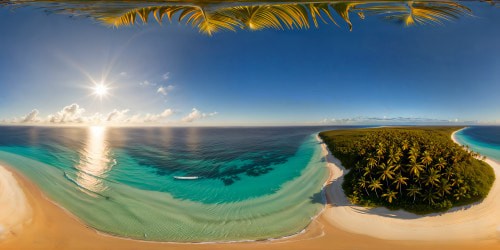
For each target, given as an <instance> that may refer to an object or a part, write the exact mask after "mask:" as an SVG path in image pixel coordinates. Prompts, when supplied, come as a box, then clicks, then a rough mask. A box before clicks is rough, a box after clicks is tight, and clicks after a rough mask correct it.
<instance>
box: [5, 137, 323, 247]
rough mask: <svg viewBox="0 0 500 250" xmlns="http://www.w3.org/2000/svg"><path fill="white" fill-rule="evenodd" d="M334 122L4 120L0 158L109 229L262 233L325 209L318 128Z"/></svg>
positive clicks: (171, 235) (145, 233)
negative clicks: (188, 124)
mask: <svg viewBox="0 0 500 250" xmlns="http://www.w3.org/2000/svg"><path fill="white" fill-rule="evenodd" d="M326 129H332V127H328V128H327V127H280V128H278V127H267V128H140V129H138V128H106V127H89V128H46V127H45V128H44V127H0V161H2V162H5V163H7V164H9V165H11V166H13V167H15V168H17V169H19V170H20V171H21V172H22V173H24V174H25V175H27V176H28V177H29V178H30V179H31V180H33V181H34V182H35V183H36V184H37V185H38V186H39V187H40V188H41V189H42V190H43V191H44V192H45V193H46V194H47V195H48V196H49V197H50V198H51V199H52V200H54V201H56V202H57V203H58V204H60V205H62V206H63V207H65V208H66V209H68V210H69V211H71V212H72V213H73V214H75V215H77V216H78V217H79V218H81V219H82V220H83V221H84V222H85V223H87V224H88V225H90V226H92V227H94V228H96V229H99V230H101V231H104V232H107V233H110V234H116V235H120V236H126V237H132V238H138V239H147V240H162V241H186V242H192V241H228V240H253V239H264V238H273V237H280V236H285V235H290V234H294V233H297V232H299V231H301V230H302V229H303V228H304V227H305V226H307V224H308V223H309V222H310V220H311V217H313V216H315V215H316V214H317V213H318V212H319V211H320V210H321V208H322V196H321V193H320V192H321V187H322V185H323V183H324V181H325V179H326V178H327V176H328V174H327V169H326V167H325V164H324V162H323V159H322V157H321V147H320V145H319V144H318V141H317V140H316V134H317V132H319V131H322V130H326ZM175 177H197V178H198V179H195V180H179V179H176V178H175Z"/></svg>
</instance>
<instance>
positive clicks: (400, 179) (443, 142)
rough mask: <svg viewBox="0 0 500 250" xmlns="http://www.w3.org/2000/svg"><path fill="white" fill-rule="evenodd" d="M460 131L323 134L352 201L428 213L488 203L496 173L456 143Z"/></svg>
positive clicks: (412, 129)
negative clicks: (485, 200) (339, 164)
mask: <svg viewBox="0 0 500 250" xmlns="http://www.w3.org/2000/svg"><path fill="white" fill-rule="evenodd" d="M458 129H460V127H401V128H376V129H353V130H333V131H326V132H321V133H320V134H319V136H320V137H321V138H322V139H323V141H324V142H325V143H326V144H327V146H328V148H329V149H330V151H331V152H332V154H333V155H334V156H335V157H337V158H338V159H339V160H340V161H341V162H342V165H343V166H344V167H346V168H347V169H350V171H349V173H348V174H347V175H346V176H345V179H344V183H343V189H344V191H345V193H346V195H347V196H348V197H349V199H350V200H351V202H352V203H355V204H360V205H365V206H386V207H388V208H391V209H399V208H402V209H405V210H407V211H411V212H415V213H419V214H425V213H431V212H438V211H446V210H448V209H449V208H451V207H453V206H458V205H465V204H469V203H473V202H476V201H479V200H482V199H483V198H485V197H486V195H487V194H488V192H489V190H490V188H491V186H492V184H493V182H494V180H495V175H494V173H493V169H492V168H491V167H490V166H489V165H488V164H486V163H485V162H483V161H480V160H477V159H476V158H478V157H479V155H478V154H476V153H474V152H472V151H470V150H469V149H468V148H466V147H465V148H463V147H461V146H459V145H457V144H455V143H454V142H453V141H452V140H451V139H450V136H451V133H453V131H456V130H458Z"/></svg>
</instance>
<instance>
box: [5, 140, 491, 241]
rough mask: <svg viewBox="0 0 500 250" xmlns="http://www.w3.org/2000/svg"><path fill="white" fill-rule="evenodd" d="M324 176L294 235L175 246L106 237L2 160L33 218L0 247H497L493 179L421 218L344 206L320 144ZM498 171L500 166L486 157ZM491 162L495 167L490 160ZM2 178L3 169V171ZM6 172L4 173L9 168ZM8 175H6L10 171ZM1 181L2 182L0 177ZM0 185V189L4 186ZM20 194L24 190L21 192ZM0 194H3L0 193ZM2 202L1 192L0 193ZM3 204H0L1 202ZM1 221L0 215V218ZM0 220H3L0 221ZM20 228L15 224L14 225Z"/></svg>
mask: <svg viewBox="0 0 500 250" xmlns="http://www.w3.org/2000/svg"><path fill="white" fill-rule="evenodd" d="M322 147H323V154H324V156H325V157H326V159H327V167H328V168H329V169H330V176H329V178H328V180H327V185H326V186H325V194H326V197H327V201H328V204H327V206H326V208H325V209H324V210H323V212H322V213H321V214H320V215H319V216H317V217H316V218H315V219H314V220H313V221H312V222H311V224H310V225H309V226H308V227H307V228H306V230H305V232H304V233H302V234H299V235H296V236H293V237H288V238H284V239H279V240H273V241H256V242H239V243H210V244H179V243H159V242H146V241H138V240H131V239H126V238H120V237H113V236H109V235H104V234H102V233H99V232H97V231H96V230H94V229H92V228H90V227H88V226H86V225H85V224H84V223H82V222H81V221H79V220H78V219H77V218H76V217H75V216H73V215H71V214H70V213H68V212H67V211H66V210H64V209H62V208H61V207H59V206H57V205H56V204H54V203H53V202H51V201H50V200H48V199H47V198H46V197H45V196H44V194H43V193H42V192H41V191H40V190H39V189H38V188H37V187H36V186H35V185H34V184H33V183H32V182H31V181H29V180H28V179H27V178H25V177H24V176H23V175H22V174H20V173H18V172H16V171H15V170H14V169H12V168H11V167H9V166H6V165H5V164H4V167H6V169H8V170H10V171H11V172H12V174H13V176H14V177H15V179H14V178H12V180H17V183H16V185H15V186H17V188H18V190H21V191H24V195H25V198H26V200H27V204H29V206H26V207H29V208H30V209H31V211H32V216H31V222H30V223H29V224H28V225H27V226H25V227H23V228H22V230H19V231H18V232H16V234H14V235H10V236H9V237H7V238H5V239H2V240H0V249H146V248H147V249H236V248H237V249H287V250H290V249H401V248H405V249H422V248H436V247H438V248H439V249H500V243H499V241H498V240H497V235H496V234H497V230H496V227H497V226H498V225H499V224H500V216H499V213H500V209H498V208H500V201H495V198H496V197H497V196H498V193H499V191H500V190H499V187H498V185H497V182H495V186H494V187H493V189H492V191H491V193H490V195H489V196H488V198H487V199H486V200H485V201H483V202H482V203H481V204H477V205H473V206H471V207H470V208H459V209H457V210H456V211H453V212H449V213H445V214H443V215H431V216H425V217H419V216H416V215H412V214H409V213H405V212H401V211H389V210H387V209H382V208H377V209H366V208H362V207H359V206H353V205H351V204H349V203H348V201H347V199H346V197H345V195H344V194H343V191H342V189H341V188H340V184H341V182H342V176H343V173H344V172H345V169H343V167H342V166H341V164H339V162H338V161H337V160H336V159H335V158H334V157H333V156H332V155H331V154H330V153H329V151H328V150H327V149H326V146H325V144H322ZM489 163H490V164H491V165H492V166H494V168H495V173H497V174H498V171H499V166H498V164H497V163H495V162H491V161H490V162H489ZM494 164H496V165H494ZM0 173H2V175H3V174H4V173H3V172H0ZM8 173H9V172H8ZM11 176H12V175H11ZM5 181H6V179H5V178H3V177H2V178H0V182H5ZM2 185H4V184H2V183H0V187H2ZM21 194H22V192H21ZM2 195H3V193H2ZM0 199H3V197H0ZM2 208H3V206H2ZM0 218H1V217H0ZM0 224H5V222H4V221H3V219H2V221H0ZM18 225H19V224H18Z"/></svg>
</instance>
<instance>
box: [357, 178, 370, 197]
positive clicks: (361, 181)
mask: <svg viewBox="0 0 500 250" xmlns="http://www.w3.org/2000/svg"><path fill="white" fill-rule="evenodd" d="M368 185H369V182H368V181H367V180H366V179H365V178H364V177H362V178H360V179H359V181H358V187H360V188H362V189H364V190H365V193H366V195H367V196H369V195H370V194H369V193H368V190H367V189H366V187H367V186H368Z"/></svg>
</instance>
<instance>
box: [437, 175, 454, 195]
mask: <svg viewBox="0 0 500 250" xmlns="http://www.w3.org/2000/svg"><path fill="white" fill-rule="evenodd" d="M450 191H451V184H450V183H449V181H448V180H447V179H441V184H440V185H439V186H438V192H439V195H440V196H441V197H444V196H445V195H446V194H450Z"/></svg>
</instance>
